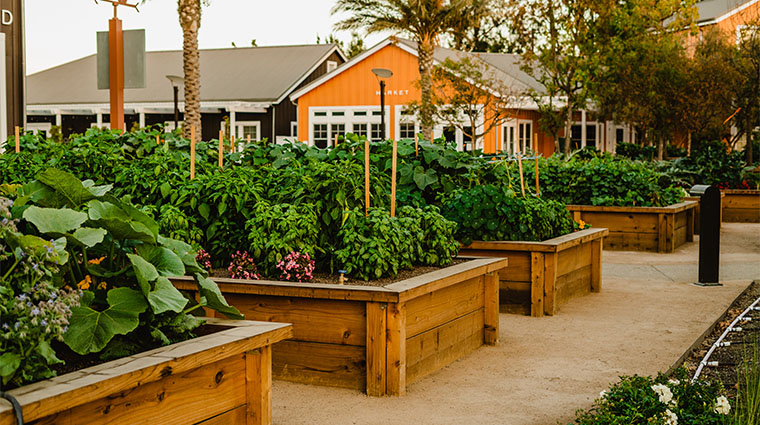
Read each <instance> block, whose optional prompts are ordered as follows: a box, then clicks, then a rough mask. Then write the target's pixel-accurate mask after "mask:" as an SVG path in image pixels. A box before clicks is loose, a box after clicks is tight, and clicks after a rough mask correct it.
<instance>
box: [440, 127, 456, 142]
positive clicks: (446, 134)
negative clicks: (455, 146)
mask: <svg viewBox="0 0 760 425" xmlns="http://www.w3.org/2000/svg"><path fill="white" fill-rule="evenodd" d="M443 139H444V140H446V142H451V143H454V142H456V141H457V129H456V128H454V127H446V128H444V129H443Z"/></svg>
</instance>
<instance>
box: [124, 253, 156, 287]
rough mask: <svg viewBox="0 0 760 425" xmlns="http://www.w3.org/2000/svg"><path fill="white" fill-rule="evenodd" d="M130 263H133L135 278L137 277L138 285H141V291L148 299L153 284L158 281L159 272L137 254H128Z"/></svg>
mask: <svg viewBox="0 0 760 425" xmlns="http://www.w3.org/2000/svg"><path fill="white" fill-rule="evenodd" d="M127 258H129V262H130V263H132V270H134V271H135V277H137V283H138V284H139V285H140V290H141V291H142V293H143V295H145V296H146V297H147V296H148V294H149V293H150V291H151V284H150V283H151V282H153V281H154V280H156V279H158V276H159V275H158V270H156V267H155V266H154V265H153V264H151V263H149V262H148V260H146V259H144V258H143V257H141V256H139V255H137V254H127Z"/></svg>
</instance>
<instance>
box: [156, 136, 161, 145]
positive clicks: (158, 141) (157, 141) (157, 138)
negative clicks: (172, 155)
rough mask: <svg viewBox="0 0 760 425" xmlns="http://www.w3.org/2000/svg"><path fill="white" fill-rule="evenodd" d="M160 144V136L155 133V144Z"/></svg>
mask: <svg viewBox="0 0 760 425" xmlns="http://www.w3.org/2000/svg"><path fill="white" fill-rule="evenodd" d="M160 144H161V136H160V135H158V134H156V145H160Z"/></svg>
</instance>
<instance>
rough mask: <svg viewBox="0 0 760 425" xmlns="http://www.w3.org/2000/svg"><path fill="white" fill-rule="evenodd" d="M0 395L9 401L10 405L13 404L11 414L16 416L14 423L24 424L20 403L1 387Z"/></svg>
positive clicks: (17, 424)
mask: <svg viewBox="0 0 760 425" xmlns="http://www.w3.org/2000/svg"><path fill="white" fill-rule="evenodd" d="M0 397H2V398H4V399H6V400H8V401H9V402H10V403H11V406H13V414H14V415H15V416H16V425H24V412H23V411H22V410H21V405H20V404H19V402H18V400H16V397H13V396H12V395H10V394H8V393H6V392H5V391H3V390H2V389H0Z"/></svg>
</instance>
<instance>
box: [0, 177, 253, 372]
mask: <svg viewBox="0 0 760 425" xmlns="http://www.w3.org/2000/svg"><path fill="white" fill-rule="evenodd" d="M14 189H15V190H14V191H13V193H12V194H11V195H10V196H9V197H2V198H0V205H2V211H0V213H2V215H3V217H2V219H0V221H1V222H2V228H1V229H0V236H1V237H2V239H0V291H1V292H2V294H3V300H13V301H8V302H5V301H4V302H3V303H2V304H1V305H0V322H2V323H0V329H2V331H0V345H2V347H3V354H2V356H1V357H0V376H2V379H3V381H4V383H12V384H13V385H14V386H17V385H22V384H24V383H27V382H30V381H33V380H37V379H40V378H44V377H48V376H51V375H52V371H51V370H50V366H51V365H53V364H56V363H60V361H59V360H58V358H57V357H56V352H55V350H54V349H53V345H52V342H54V341H55V340H62V341H63V342H64V343H65V346H66V347H67V349H69V350H71V351H73V352H74V353H76V354H78V355H88V354H96V355H97V356H98V357H100V358H101V359H110V358H115V357H121V356H124V355H129V354H132V353H135V352H139V351H144V350H146V349H150V348H154V347H158V346H161V345H167V344H170V343H172V342H176V341H181V340H185V339H187V338H190V337H192V336H193V330H194V329H196V328H197V327H198V326H200V325H201V324H202V323H203V321H202V320H200V319H198V318H196V317H195V316H193V315H191V314H190V313H192V312H193V311H199V309H200V308H201V307H206V308H211V309H213V310H216V311H218V312H220V313H222V314H224V315H226V316H227V317H231V318H242V315H240V313H239V312H238V311H237V309H235V308H234V307H231V306H229V305H228V304H227V302H226V301H225V299H224V297H223V296H222V294H221V292H220V291H219V288H218V287H217V286H216V284H215V283H214V282H213V281H212V280H210V279H208V273H207V271H206V270H204V269H203V268H201V267H200V266H199V265H198V263H197V262H196V260H195V252H194V250H193V248H192V247H191V246H190V245H188V244H186V243H184V242H181V241H178V240H175V239H171V238H167V237H164V236H162V235H161V234H160V233H159V229H158V224H157V223H156V222H155V221H154V220H153V219H152V218H151V217H149V216H148V215H147V214H145V213H143V212H142V211H140V210H139V209H137V208H136V207H135V206H134V205H132V204H131V203H130V202H129V201H128V200H127V199H124V198H122V199H119V198H117V197H115V196H113V195H111V194H110V192H111V190H112V187H111V186H110V185H101V186H97V185H95V184H94V182H93V181H91V180H85V181H81V180H79V179H77V178H76V177H74V176H73V175H71V174H69V173H66V172H63V171H60V170H57V169H47V170H45V171H43V172H41V173H40V174H39V175H38V176H37V179H36V180H34V181H31V182H29V183H27V184H24V185H23V186H20V187H15V188H14ZM185 274H187V275H190V276H193V278H194V279H195V282H196V284H197V287H198V291H199V294H200V302H196V301H195V300H194V299H192V298H190V297H186V296H185V295H183V294H182V293H180V292H179V291H178V290H177V289H175V288H174V286H173V285H172V284H171V282H170V281H169V279H168V277H171V276H178V275H185Z"/></svg>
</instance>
